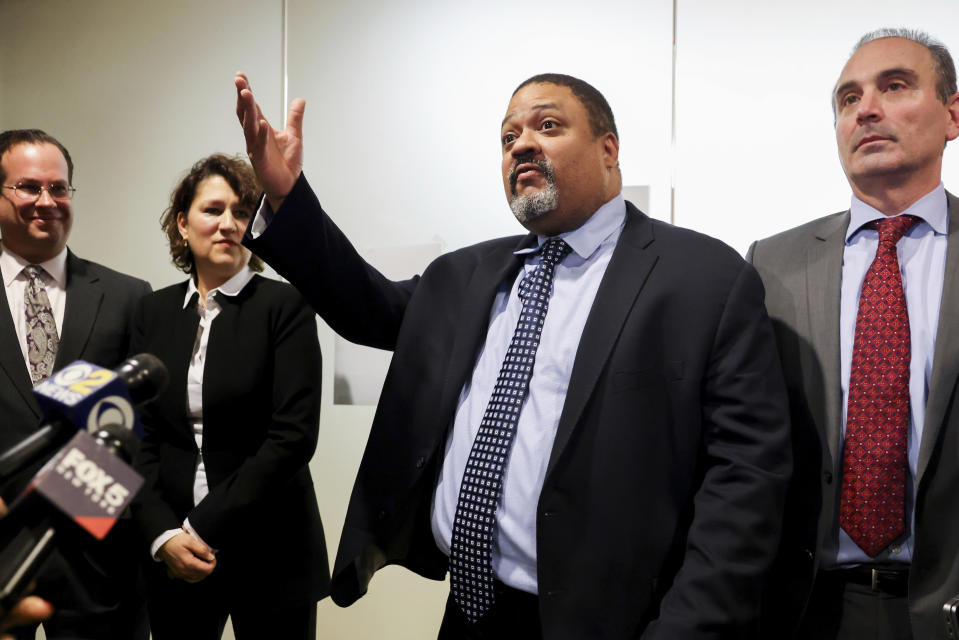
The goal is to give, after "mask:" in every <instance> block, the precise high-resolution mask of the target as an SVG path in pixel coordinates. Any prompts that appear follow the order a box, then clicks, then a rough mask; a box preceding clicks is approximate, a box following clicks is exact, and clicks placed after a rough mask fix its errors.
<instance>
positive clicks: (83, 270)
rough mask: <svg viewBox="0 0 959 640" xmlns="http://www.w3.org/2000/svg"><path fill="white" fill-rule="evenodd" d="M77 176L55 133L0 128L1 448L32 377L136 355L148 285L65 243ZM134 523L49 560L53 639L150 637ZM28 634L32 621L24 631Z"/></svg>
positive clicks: (45, 586)
mask: <svg viewBox="0 0 959 640" xmlns="http://www.w3.org/2000/svg"><path fill="white" fill-rule="evenodd" d="M72 180H73V161H72V159H71V158H70V154H69V152H68V151H67V150H66V148H65V147H64V146H63V145H62V144H60V142H58V141H57V140H56V139H55V138H53V137H52V136H50V135H48V134H46V133H44V132H43V131H40V130H38V129H20V130H11V131H4V132H3V133H0V185H2V188H0V235H2V238H0V275H2V277H3V287H2V288H0V295H2V296H3V303H2V304H0V416H2V417H3V422H2V428H0V451H6V450H7V449H9V448H10V447H11V446H13V445H15V444H16V443H18V442H20V441H21V440H23V439H24V438H25V437H27V436H29V435H30V434H31V433H32V432H33V431H34V430H36V428H37V427H38V426H39V424H40V420H41V418H42V415H41V412H40V408H39V406H38V405H37V403H36V400H35V399H34V396H33V393H32V391H31V388H32V387H33V385H35V384H37V383H38V382H40V381H41V380H43V379H44V378H47V377H49V376H50V374H51V373H52V372H53V371H55V370H56V369H58V368H60V367H62V366H63V365H66V364H69V363H70V362H73V361H74V360H81V359H82V360H86V361H89V362H93V363H96V364H98V365H100V366H103V367H110V368H113V367H115V366H116V365H118V364H119V363H120V362H121V361H122V360H123V359H124V358H126V357H127V356H128V355H129V354H128V349H129V344H130V328H131V320H132V317H133V309H134V305H135V304H136V302H137V300H138V299H139V298H140V297H141V296H142V295H144V294H146V293H149V291H150V285H149V284H148V283H147V282H144V281H143V280H138V279H136V278H132V277H130V276H126V275H123V274H120V273H117V272H116V271H113V270H111V269H107V268H106V267H103V266H101V265H98V264H95V263H93V262H89V261H87V260H82V259H80V258H78V257H77V256H75V255H74V254H73V253H72V252H70V250H69V249H67V239H68V238H69V236H70V229H71V227H72V226H73V202H72V198H73V193H74V191H75V190H74V188H73V186H72V184H71V183H72ZM7 311H9V313H7ZM35 471H36V469H30V470H29V474H30V475H32V473H33V472H35ZM28 478H29V475H25V477H24V480H26V479H28ZM18 484H19V485H21V486H14V487H4V488H2V490H3V493H2V495H0V498H2V500H3V501H5V502H7V503H9V502H10V501H11V500H12V499H13V498H14V497H16V495H17V492H18V491H19V490H20V489H22V484H23V483H22V482H21V483H18ZM129 522H130V521H129V520H121V521H120V522H119V523H117V526H116V527H114V530H113V531H112V532H111V533H110V535H109V536H108V537H107V538H106V539H105V540H104V541H102V542H100V543H97V544H87V545H84V547H85V548H83V549H79V548H78V549H73V548H70V547H68V546H66V547H64V548H62V549H61V551H60V552H57V553H55V554H54V556H53V557H52V558H51V559H50V561H49V562H48V565H47V567H46V568H45V569H44V572H43V573H42V574H41V576H40V578H39V580H38V584H37V589H36V592H37V594H38V595H41V596H44V597H46V598H47V599H48V600H50V602H51V603H52V604H53V606H54V615H53V617H52V618H51V619H50V620H48V621H47V622H44V630H45V632H46V635H47V638H50V639H51V640H53V639H55V638H84V639H86V638H90V639H93V638H96V639H98V640H100V639H104V638H107V639H110V638H116V639H117V640H119V639H120V638H123V639H124V640H129V639H130V638H136V639H141V638H142V639H143V640H145V639H146V638H147V637H148V628H147V623H146V616H145V607H144V606H143V602H142V598H139V597H138V596H137V592H138V590H137V588H136V576H137V571H136V567H137V566H138V563H137V562H136V561H135V558H136V555H135V554H136V551H135V547H134V544H133V541H134V538H133V531H132V529H131V528H130V527H129ZM33 636H34V631H33V630H32V629H31V630H29V632H28V633H26V635H23V636H21V637H25V638H33Z"/></svg>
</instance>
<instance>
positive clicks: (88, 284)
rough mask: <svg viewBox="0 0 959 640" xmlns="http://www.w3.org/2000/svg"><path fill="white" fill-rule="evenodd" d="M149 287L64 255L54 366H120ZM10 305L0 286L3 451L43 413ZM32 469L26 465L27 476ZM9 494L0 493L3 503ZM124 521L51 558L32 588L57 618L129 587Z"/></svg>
mask: <svg viewBox="0 0 959 640" xmlns="http://www.w3.org/2000/svg"><path fill="white" fill-rule="evenodd" d="M149 292H150V285H149V284H148V283H147V282H145V281H143V280H138V279H136V278H132V277H130V276H127V275H124V274H122V273H118V272H116V271H113V270H112V269H108V268H107V267H104V266H101V265H98V264H96V263H93V262H88V261H87V260H82V259H80V258H78V257H77V256H75V255H74V254H73V253H72V252H71V253H68V254H67V288H66V294H67V299H66V306H65V308H64V313H63V327H62V328H61V330H60V346H59V348H58V350H57V359H56V362H55V367H56V368H57V369H60V368H61V367H63V366H64V365H67V364H70V363H71V362H73V361H74V360H86V361H88V362H93V363H95V364H98V365H100V366H103V367H108V368H114V367H116V366H117V365H118V364H120V362H121V361H123V359H124V358H126V357H127V356H129V355H130V330H131V326H132V320H133V309H134V306H135V305H136V302H137V300H139V299H140V298H141V297H142V296H143V295H145V294H147V293H149ZM9 309H10V307H9V305H8V303H7V297H6V291H5V290H4V288H3V287H0V415H2V416H3V428H2V429H0V448H2V449H4V450H6V449H7V448H9V447H11V446H13V445H14V444H16V443H17V442H19V441H20V440H22V439H23V438H25V437H26V436H28V435H29V434H31V433H32V432H34V431H35V430H36V429H37V427H38V426H39V425H40V420H41V418H42V413H41V410H40V407H39V405H38V404H37V402H36V400H35V398H34V396H33V391H32V388H33V385H32V383H31V381H30V374H29V372H28V371H27V367H26V364H25V363H24V361H23V355H22V351H21V350H20V344H19V342H18V341H17V334H16V330H15V329H14V325H13V319H12V318H11V317H10V311H9ZM35 471H37V468H34V469H31V470H29V473H28V474H27V477H29V476H30V475H32V474H33V473H34V472H35ZM13 497H15V496H14V495H4V496H3V498H4V499H5V500H7V501H9V500H11V499H12V498H13ZM128 524H129V523H125V522H124V521H123V520H121V521H120V523H119V524H118V525H117V526H116V527H115V530H114V531H113V532H111V534H110V535H109V536H108V537H107V538H106V540H105V541H104V542H102V543H97V542H95V541H93V539H92V538H91V539H88V540H80V541H78V542H79V544H80V546H79V548H76V549H71V550H69V551H64V555H63V556H59V555H55V556H54V558H53V559H51V561H50V566H49V568H48V570H47V571H46V572H45V573H44V575H43V576H42V577H41V579H40V581H39V585H38V592H40V593H42V594H45V595H46V596H47V597H48V598H50V599H51V601H52V602H53V604H54V607H55V611H56V616H58V617H59V618H61V619H64V620H66V619H67V618H68V617H74V616H84V615H86V616H90V615H98V616H100V615H102V613H103V612H104V611H107V610H110V609H113V608H115V607H116V605H117V602H118V600H119V599H120V598H122V597H126V596H128V595H129V594H130V592H131V591H133V589H134V585H133V584H132V583H131V582H130V580H131V579H132V577H131V576H130V575H129V573H130V572H129V570H128V567H129V562H128V560H127V556H128V554H129V553H130V552H131V542H130V540H127V539H126V538H127V537H128V535H127V534H129V533H132V532H124V531H122V530H123V529H124V527H125V526H126V525H128ZM87 537H88V538H89V536H87ZM121 538H123V539H122V540H121ZM65 624H68V625H69V624H72V622H70V621H66V622H65ZM48 626H49V625H48ZM120 633H121V634H122V633H124V632H123V631H121V632H120ZM126 633H127V635H126V636H125V637H127V638H129V637H130V635H129V633H128V632H126ZM102 637H108V636H102Z"/></svg>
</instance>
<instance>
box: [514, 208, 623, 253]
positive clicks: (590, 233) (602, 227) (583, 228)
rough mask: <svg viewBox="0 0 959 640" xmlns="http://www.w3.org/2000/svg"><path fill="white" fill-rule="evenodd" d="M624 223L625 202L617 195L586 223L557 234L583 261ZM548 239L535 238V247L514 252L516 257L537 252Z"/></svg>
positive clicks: (545, 237)
mask: <svg viewBox="0 0 959 640" xmlns="http://www.w3.org/2000/svg"><path fill="white" fill-rule="evenodd" d="M625 221H626V200H625V199H623V194H619V195H617V196H616V197H615V198H613V199H612V200H610V201H609V202H607V203H606V204H604V205H603V206H601V207H600V208H599V209H597V210H596V212H595V213H594V214H593V215H591V216H590V217H589V218H588V219H587V220H586V222H584V223H583V224H581V225H580V226H579V227H577V228H576V229H573V230H572V231H567V232H566V233H561V234H559V237H560V238H562V239H563V240H565V241H566V244H568V245H569V246H570V247H571V248H572V249H573V251H574V252H575V253H576V255H578V256H579V257H580V258H582V259H583V260H588V259H589V257H590V256H591V255H593V253H594V252H595V251H596V249H598V248H599V246H600V245H601V244H603V241H604V240H606V238H608V237H609V236H610V235H612V234H613V232H615V231H616V230H617V229H619V228H620V227H622V226H623V224H624V222H625ZM548 239H549V238H548V237H547V236H537V238H536V240H537V242H536V246H535V247H527V248H525V249H520V250H519V251H516V255H524V254H527V253H533V252H535V251H539V248H540V247H541V246H542V245H543V243H544V242H546V241H547V240H548Z"/></svg>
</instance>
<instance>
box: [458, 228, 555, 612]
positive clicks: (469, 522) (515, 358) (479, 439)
mask: <svg viewBox="0 0 959 640" xmlns="http://www.w3.org/2000/svg"><path fill="white" fill-rule="evenodd" d="M570 251H571V249H570V246H569V245H568V244H566V242H564V241H563V240H562V239H560V238H550V239H549V240H548V241H546V243H545V244H544V245H543V248H542V257H541V260H540V263H539V265H538V266H537V267H536V269H534V270H533V271H532V273H530V274H529V275H527V276H526V277H524V278H523V281H522V282H521V283H520V286H519V297H520V299H521V300H522V301H523V310H522V311H521V312H520V316H519V322H517V323H516V330H515V331H514V332H513V339H512V341H511V342H510V345H509V349H508V350H507V351H506V358H505V359H504V360H503V366H502V367H501V368H500V372H499V376H497V378H496V386H495V387H493V395H492V396H491V397H490V401H489V404H488V405H487V406H486V413H485V414H484V415H483V420H482V421H481V422H480V427H479V431H478V432H477V433H476V439H475V440H473V448H472V449H471V450H470V455H469V459H468V460H467V461H466V470H465V471H464V472H463V483H462V485H461V486H460V495H459V501H458V503H457V505H456V517H455V518H454V520H453V536H452V540H451V542H450V588H451V590H452V592H453V599H454V600H455V601H456V603H457V604H458V605H459V607H460V609H461V610H462V611H463V613H464V615H465V616H466V617H467V619H469V621H470V622H474V623H475V622H476V621H477V620H479V619H480V618H481V617H482V616H483V614H484V613H486V611H487V610H488V609H489V608H490V607H491V606H492V605H493V598H494V595H493V559H492V547H493V531H494V528H495V527H494V524H495V513H496V505H497V503H499V499H500V496H501V495H502V490H503V471H504V470H505V468H506V460H507V459H508V457H509V450H510V446H511V445H512V443H513V436H514V435H515V434H516V423H517V420H519V413H520V410H521V409H522V408H523V401H524V400H525V399H526V396H527V394H528V392H529V380H530V377H531V376H532V375H533V362H534V360H535V359H536V348H537V347H538V346H539V338H540V335H541V334H542V332H543V322H544V320H545V319H546V310H547V308H548V307H549V296H550V292H551V291H552V287H553V271H554V270H555V269H556V265H557V264H559V263H560V262H561V261H562V260H563V258H565V257H566V256H567V255H568V254H569V252H570Z"/></svg>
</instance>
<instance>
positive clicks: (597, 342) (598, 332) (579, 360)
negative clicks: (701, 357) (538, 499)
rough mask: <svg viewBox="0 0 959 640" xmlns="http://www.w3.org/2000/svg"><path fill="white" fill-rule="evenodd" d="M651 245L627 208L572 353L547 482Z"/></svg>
mask: <svg viewBox="0 0 959 640" xmlns="http://www.w3.org/2000/svg"><path fill="white" fill-rule="evenodd" d="M654 239H655V238H654V237H653V226H652V223H651V222H650V221H649V219H648V218H646V217H645V216H644V215H643V214H641V213H640V212H639V210H638V209H636V207H634V206H633V205H631V204H628V203H627V210H626V225H625V227H623V232H622V234H621V235H620V237H619V241H618V242H617V244H616V248H615V249H614V250H613V255H612V257H611V258H610V261H609V266H608V267H607V268H606V273H605V274H604V275H603V280H602V282H601V283H600V285H599V290H598V291H597V292H596V299H595V301H594V302H593V308H592V309H591V310H590V312H589V316H588V317H587V319H586V325H585V326H584V327H583V335H582V337H581V338H580V341H579V347H578V348H577V349H576V359H575V360H574V361H573V371H572V374H571V376H570V379H569V388H568V389H567V392H566V402H565V403H564V404H563V412H562V414H561V415H560V419H559V425H558V427H557V429H556V438H555V439H554V440H553V450H552V452H551V453H550V457H549V464H548V466H547V467H546V475H547V476H549V474H550V473H551V472H552V470H553V467H554V466H555V465H556V461H557V460H558V459H559V458H560V456H561V455H562V453H563V449H565V448H566V443H567V442H569V438H570V435H572V433H573V429H574V428H575V426H576V424H577V423H578V422H579V419H580V417H581V416H582V413H583V410H584V408H585V407H586V403H587V401H588V400H589V398H590V396H591V395H592V393H593V389H594V388H595V387H596V383H597V381H598V380H599V377H600V373H601V372H602V370H603V367H604V366H605V365H606V362H607V360H609V357H610V355H611V354H612V351H613V347H614V345H615V344H616V341H617V340H618V339H619V334H620V332H621V331H622V329H623V325H624V323H625V322H626V316H627V315H628V314H629V310H630V309H631V308H632V307H633V303H634V302H635V300H636V297H637V296H638V295H639V291H640V289H642V288H643V285H644V284H645V283H646V279H647V277H648V276H649V274H650V272H651V271H652V269H653V265H655V264H656V261H657V259H658V255H657V254H656V253H655V252H654V251H651V250H649V245H651V244H652V243H653V241H654Z"/></svg>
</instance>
